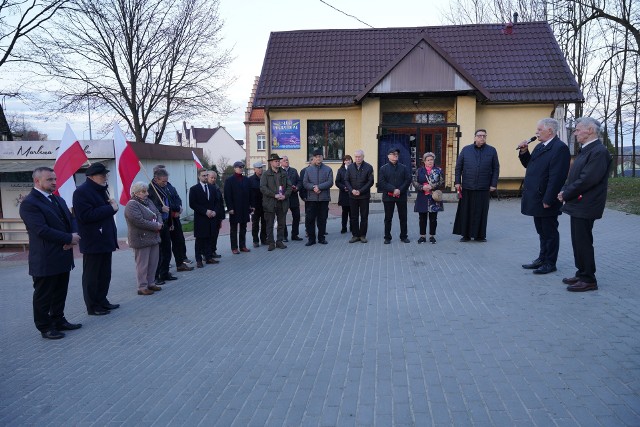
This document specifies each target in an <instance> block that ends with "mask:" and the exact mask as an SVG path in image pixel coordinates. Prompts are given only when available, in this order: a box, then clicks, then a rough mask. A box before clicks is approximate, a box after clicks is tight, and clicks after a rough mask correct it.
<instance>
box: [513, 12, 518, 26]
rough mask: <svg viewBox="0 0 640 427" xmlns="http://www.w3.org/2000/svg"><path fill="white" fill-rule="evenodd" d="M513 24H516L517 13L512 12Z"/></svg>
mask: <svg viewBox="0 0 640 427" xmlns="http://www.w3.org/2000/svg"><path fill="white" fill-rule="evenodd" d="M513 23H514V24H517V23H518V12H513Z"/></svg>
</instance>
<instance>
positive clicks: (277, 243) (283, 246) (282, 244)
mask: <svg viewBox="0 0 640 427" xmlns="http://www.w3.org/2000/svg"><path fill="white" fill-rule="evenodd" d="M282 242H284V240H283V241H282ZM282 242H276V248H278V249H287V245H285V244H284V243H282Z"/></svg>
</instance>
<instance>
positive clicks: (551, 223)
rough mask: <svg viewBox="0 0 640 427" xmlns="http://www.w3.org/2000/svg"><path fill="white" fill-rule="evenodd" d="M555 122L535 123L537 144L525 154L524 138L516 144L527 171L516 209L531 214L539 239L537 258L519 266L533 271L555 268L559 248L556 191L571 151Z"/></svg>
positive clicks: (566, 170)
mask: <svg viewBox="0 0 640 427" xmlns="http://www.w3.org/2000/svg"><path fill="white" fill-rule="evenodd" d="M557 134H558V121H557V120H555V119H550V118H547V119H542V120H540V121H539V122H538V126H537V128H536V136H537V137H538V140H539V141H540V143H538V145H536V148H535V149H534V150H533V152H532V153H529V146H528V143H529V141H528V140H525V141H522V142H521V143H520V145H518V149H519V150H520V152H519V158H520V163H522V166H524V167H525V168H526V169H527V171H526V173H525V176H524V184H523V186H522V201H521V207H520V210H521V212H522V214H523V215H528V216H532V217H533V223H534V225H535V227H536V232H537V233H538V236H539V240H540V251H539V253H538V257H537V258H536V259H534V260H533V261H532V262H531V263H529V264H523V265H522V268H526V269H530V270H533V273H534V274H547V273H551V272H553V271H556V261H557V260H558V251H559V249H560V233H558V215H560V214H561V212H560V208H561V207H562V203H560V201H559V200H558V192H559V191H560V189H561V188H562V185H563V184H564V182H565V180H566V179H567V172H569V163H570V161H571V154H569V147H567V144H565V143H564V141H561V140H560V138H558V135H557Z"/></svg>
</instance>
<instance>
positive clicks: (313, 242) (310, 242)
mask: <svg viewBox="0 0 640 427" xmlns="http://www.w3.org/2000/svg"><path fill="white" fill-rule="evenodd" d="M315 244H316V242H315V241H312V240H309V241H308V242H307V243H305V244H304V245H305V246H313V245H315Z"/></svg>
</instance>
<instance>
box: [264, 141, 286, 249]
mask: <svg viewBox="0 0 640 427" xmlns="http://www.w3.org/2000/svg"><path fill="white" fill-rule="evenodd" d="M280 160H282V158H281V157H280V156H278V155H277V154H276V153H272V154H271V155H270V156H269V169H267V171H266V172H264V173H263V174H262V177H261V178H260V192H261V193H262V207H263V209H264V217H265V219H266V220H267V243H269V250H270V251H272V250H274V249H275V248H276V247H278V248H280V249H286V247H287V246H286V245H285V244H284V243H282V240H283V239H284V229H285V227H286V226H287V211H288V210H289V196H291V191H292V188H291V182H290V181H289V178H288V177H287V173H286V172H285V171H284V170H283V169H282V168H281V167H280ZM276 219H277V220H278V232H277V237H276V239H277V240H276V241H275V242H274V239H273V223H274V221H275V220H276Z"/></svg>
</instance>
